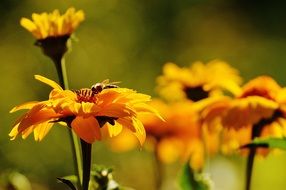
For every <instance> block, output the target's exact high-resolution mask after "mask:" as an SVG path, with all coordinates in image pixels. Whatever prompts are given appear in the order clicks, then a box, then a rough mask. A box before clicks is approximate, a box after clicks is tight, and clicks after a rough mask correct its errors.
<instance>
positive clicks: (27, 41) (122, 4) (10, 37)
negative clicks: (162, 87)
mask: <svg viewBox="0 0 286 190" xmlns="http://www.w3.org/2000/svg"><path fill="white" fill-rule="evenodd" d="M71 6H74V7H75V8H76V9H83V10H84V12H85V14H86V20H85V21H84V22H83V23H82V24H81V25H80V27H79V28H78V29H77V30H76V40H74V41H73V43H72V51H71V52H70V53H68V54H67V55H66V62H67V71H68V76H69V82H70V86H71V88H72V89H77V88H81V87H90V86H91V85H92V84H94V83H96V82H98V81H102V80H104V79H107V78H108V79H111V81H122V83H121V86H124V87H129V88H133V89H136V90H138V91H140V92H143V93H148V94H151V95H153V96H156V93H155V91H154V88H155V79H156V77H157V76H158V75H159V74H160V73H161V67H162V65H163V64H164V63H166V62H170V61H171V62H175V63H177V64H178V65H180V66H187V65H189V64H190V63H192V62H194V61H197V60H201V61H204V62H206V61H209V60H212V59H222V60H224V61H227V62H228V63H229V64H231V65H232V66H234V67H236V68H237V69H239V70H240V72H241V75H242V76H243V77H244V79H245V81H247V80H248V79H250V78H253V77H255V76H257V75H262V74H267V75H271V76H272V77H274V78H275V79H276V80H277V81H278V82H279V83H280V84H281V85H286V77H285V73H286V71H285V63H286V53H285V50H286V25H285V19H286V12H285V9H286V1H285V2H283V1H266V0H252V1H249V0H182V1H173V0H156V1H154V0H144V1H139V0H137V1H136V0H81V1H75V0H49V1H38V0H21V1H18V0H1V1H0V14H1V19H0V24H1V27H0V36H1V38H0V58H1V59H0V62H1V69H0V86H1V87H2V90H1V93H0V99H1V106H0V112H1V117H0V121H1V127H0V173H3V172H5V171H8V170H15V171H18V172H21V173H22V174H24V175H25V176H27V177H28V179H29V180H30V181H31V182H32V186H33V189H36V190H48V189H53V190H56V189H67V188H66V187H65V186H64V185H62V184H59V183H57V181H56V177H61V176H65V175H69V174H71V173H73V163H72V158H71V152H70V148H69V143H68V142H69V141H68V133H67V132H66V129H65V128H63V127H54V128H53V130H51V132H50V133H49V134H48V136H47V137H46V138H45V139H44V140H43V141H42V142H40V143H37V142H34V140H33V137H32V136H31V137H30V138H28V139H27V140H22V139H21V138H18V139H17V140H15V141H10V140H9V138H8V135H7V134H8V133H9V131H10V130H11V127H12V125H13V122H14V121H15V119H16V118H17V117H18V116H19V115H20V114H21V113H16V114H9V110H10V109H11V108H12V107H13V106H15V105H18V104H21V103H23V102H26V101H31V100H44V99H46V98H47V96H48V92H49V90H50V89H49V87H47V86H45V85H43V84H41V83H39V82H37V81H36V80H34V78H33V75H34V74H41V75H44V76H46V77H48V78H50V79H54V80H56V79H57V75H56V70H55V68H54V65H53V64H52V63H51V61H50V60H49V59H48V58H47V57H45V56H44V55H43V54H42V53H41V51H40V49H39V48H38V47H36V46H34V45H33V44H34V41H35V40H34V38H33V36H32V35H31V34H30V33H28V32H27V31H25V30H24V29H23V28H22V27H21V26H20V25H19V20H20V18H21V17H23V16H24V17H28V18H30V17H31V14H32V13H33V12H44V11H48V12H50V11H52V10H54V9H56V8H57V9H59V10H60V11H61V12H64V11H65V10H66V9H67V8H69V7H71ZM153 161H154V160H153V157H152V155H151V153H148V152H146V151H144V150H142V149H139V148H138V149H137V150H134V151H130V152H126V153H120V154H119V153H112V152H111V151H110V150H109V148H108V147H107V146H106V145H104V144H103V143H101V142H97V143H95V144H94V149H93V163H98V164H104V165H106V166H111V167H113V168H114V170H115V173H114V177H115V179H116V180H117V181H119V182H120V183H121V184H123V185H125V186H130V187H133V188H134V189H136V190H147V189H148V190H155V188H154V181H153V177H152V176H153V173H154V171H153ZM244 167H245V158H240V157H235V156H232V157H225V156H221V155H219V156H217V157H215V158H212V159H210V160H208V165H207V167H206V170H207V171H208V172H209V173H210V177H211V178H212V179H213V180H214V182H215V185H216V186H215V189H216V190H241V189H243V186H244V179H243V175H244ZM285 169H286V154H285V153H278V154H274V155H269V156H268V157H267V158H258V159H257V162H256V163H255V168H254V176H253V189H254V190H268V189H275V190H283V189H285V179H286V173H285ZM165 170H166V175H165V176H164V179H165V181H164V184H163V189H164V190H165V189H166V190H175V189H177V188H176V178H177V177H176V176H177V173H178V171H179V164H173V165H169V166H166V168H165Z"/></svg>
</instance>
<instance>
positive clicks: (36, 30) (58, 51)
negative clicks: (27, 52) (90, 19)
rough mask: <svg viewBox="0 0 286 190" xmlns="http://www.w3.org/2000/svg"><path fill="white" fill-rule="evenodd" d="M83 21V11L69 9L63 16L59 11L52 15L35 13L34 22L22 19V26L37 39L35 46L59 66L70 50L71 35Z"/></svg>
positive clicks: (33, 15)
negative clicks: (68, 43)
mask: <svg viewBox="0 0 286 190" xmlns="http://www.w3.org/2000/svg"><path fill="white" fill-rule="evenodd" d="M83 20H84V12H83V11H82V10H79V11H76V10H75V9H74V8H69V9H68V10H67V11H66V12H65V13H64V14H63V15H60V13H59V10H57V9H56V10H54V11H53V12H52V13H41V14H37V13H33V14H32V20H30V19H27V18H22V19H21V21H20V24H21V26H23V27H24V28H25V29H27V30H28V31H29V32H31V33H32V34H33V36H34V37H35V38H36V39H37V41H36V43H35V45H37V46H39V47H41V48H42V50H43V53H44V54H45V55H47V56H48V57H50V58H51V59H52V60H53V61H54V62H55V63H56V64H59V63H58V62H59V61H60V60H61V59H62V57H63V55H64V54H65V53H66V52H67V50H68V46H67V42H68V40H69V37H70V35H71V34H72V33H73V32H74V30H75V29H76V28H77V27H78V26H79V24H80V23H81V22H82V21H83Z"/></svg>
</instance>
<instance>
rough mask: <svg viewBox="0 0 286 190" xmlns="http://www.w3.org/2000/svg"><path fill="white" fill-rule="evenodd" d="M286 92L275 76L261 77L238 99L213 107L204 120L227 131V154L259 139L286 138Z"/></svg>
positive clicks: (244, 87) (248, 86) (210, 125)
mask: <svg viewBox="0 0 286 190" xmlns="http://www.w3.org/2000/svg"><path fill="white" fill-rule="evenodd" d="M285 92H286V89H285V88H282V87H280V86H279V85H278V84H277V83H276V81H275V80H274V79H272V78H271V77H268V76H260V77H257V78H255V79H253V80H251V81H249V82H248V83H247V84H245V85H244V86H243V87H242V90H241V93H240V94H239V95H237V96H236V97H235V98H233V99H231V98H221V100H220V101H217V102H215V103H213V104H212V105H210V106H209V107H208V108H206V109H205V110H204V112H203V117H204V119H205V122H206V123H208V125H209V127H211V128H214V123H216V124H217V125H221V126H222V127H224V128H225V130H224V132H223V136H224V138H223V141H224V143H225V144H224V145H223V147H224V148H223V150H224V152H231V151H233V150H237V149H238V148H239V147H240V146H241V145H244V144H247V143H250V142H251V139H253V138H255V137H262V138H263V137H282V136H285V135H286V112H285V111H286V110H285V105H286V104H285V103H286V101H285V100H286V93H285ZM218 120H220V122H217V121H218ZM215 121H216V122H215ZM264 153H267V152H265V151H264Z"/></svg>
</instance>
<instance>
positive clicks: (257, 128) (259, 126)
mask: <svg viewBox="0 0 286 190" xmlns="http://www.w3.org/2000/svg"><path fill="white" fill-rule="evenodd" d="M279 117H283V112H282V111H281V110H280V109H277V110H275V111H274V113H273V114H272V116H271V117H270V118H266V119H261V120H260V121H259V122H258V123H256V124H254V125H253V127H252V132H251V140H254V139H255V138H257V137H259V136H260V134H261V132H262V130H263V127H264V126H266V125H269V124H271V123H272V122H273V121H275V120H276V119H277V118H279ZM256 149H257V147H250V150H249V151H250V152H249V155H248V158H247V165H246V186H245V190H250V186H251V176H252V169H253V164H254V157H255V153H256Z"/></svg>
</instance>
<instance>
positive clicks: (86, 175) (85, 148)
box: [80, 139, 92, 190]
mask: <svg viewBox="0 0 286 190" xmlns="http://www.w3.org/2000/svg"><path fill="white" fill-rule="evenodd" d="M80 142H81V150H82V161H83V162H82V164H83V165H82V167H83V175H82V189H83V190H88V185H89V179H90V166H91V147H92V145H91V144H89V143H87V142H85V141H84V140H82V139H80Z"/></svg>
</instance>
